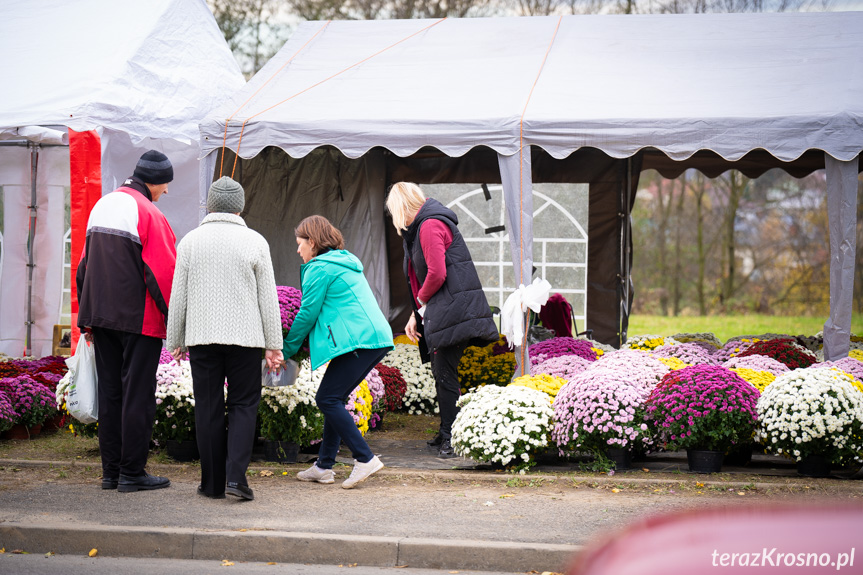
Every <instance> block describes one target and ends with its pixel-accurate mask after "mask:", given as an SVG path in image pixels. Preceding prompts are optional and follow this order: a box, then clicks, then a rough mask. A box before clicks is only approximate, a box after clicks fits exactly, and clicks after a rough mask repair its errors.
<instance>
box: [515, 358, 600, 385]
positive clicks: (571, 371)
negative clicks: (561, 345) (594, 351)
mask: <svg viewBox="0 0 863 575" xmlns="http://www.w3.org/2000/svg"><path fill="white" fill-rule="evenodd" d="M592 364H593V362H592V361H588V360H586V359H584V358H583V357H579V356H577V355H561V356H558V357H552V358H550V359H546V360H545V361H540V362H538V363H535V364H533V365H531V366H530V373H531V375H541V374H543V375H551V376H554V377H561V378H563V379H565V380H567V381H571V380H572V378H573V377H575V376H576V375H578V374H579V373H581V372H582V371H584V370H585V369H587V368H588V367H590V366H591V365H592Z"/></svg>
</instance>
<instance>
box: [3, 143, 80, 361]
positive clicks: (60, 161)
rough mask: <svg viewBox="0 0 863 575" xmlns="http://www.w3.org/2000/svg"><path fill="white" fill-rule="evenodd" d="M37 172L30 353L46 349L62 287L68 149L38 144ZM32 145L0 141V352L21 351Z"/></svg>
mask: <svg viewBox="0 0 863 575" xmlns="http://www.w3.org/2000/svg"><path fill="white" fill-rule="evenodd" d="M38 158H39V159H38V164H37V178H36V198H37V200H36V207H37V219H36V233H35V236H34V237H35V243H34V246H33V252H34V257H35V262H36V265H35V267H34V269H33V284H32V308H30V309H32V321H33V324H32V326H31V336H30V337H31V350H32V351H31V353H32V354H33V355H36V356H44V355H50V354H51V350H52V343H53V330H54V324H55V323H57V321H58V319H59V316H60V297H61V290H62V287H63V285H62V284H63V247H64V246H63V234H64V231H65V230H64V229H63V212H64V210H63V206H64V201H65V197H66V189H68V187H69V149H68V148H66V147H62V146H58V147H47V146H46V147H41V148H40V149H39V156H38ZM30 177H31V151H30V149H28V148H27V147H26V146H14V147H12V146H9V147H7V146H3V147H0V186H2V188H3V252H4V253H3V266H2V269H0V353H3V354H6V355H8V356H10V357H18V356H21V355H23V353H24V349H25V341H26V334H27V312H28V308H29V306H28V301H27V283H28V252H27V241H28V229H29V223H30V209H29V206H30V199H31V179H30Z"/></svg>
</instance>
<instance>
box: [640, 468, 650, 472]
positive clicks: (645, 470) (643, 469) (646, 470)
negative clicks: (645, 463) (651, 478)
mask: <svg viewBox="0 0 863 575" xmlns="http://www.w3.org/2000/svg"><path fill="white" fill-rule="evenodd" d="M641 470H642V471H643V472H645V473H650V470H649V469H648V468H646V467H642V468H641Z"/></svg>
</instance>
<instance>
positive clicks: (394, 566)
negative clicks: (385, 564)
mask: <svg viewBox="0 0 863 575" xmlns="http://www.w3.org/2000/svg"><path fill="white" fill-rule="evenodd" d="M405 567H407V564H404V565H393V568H394V569H404V568H405Z"/></svg>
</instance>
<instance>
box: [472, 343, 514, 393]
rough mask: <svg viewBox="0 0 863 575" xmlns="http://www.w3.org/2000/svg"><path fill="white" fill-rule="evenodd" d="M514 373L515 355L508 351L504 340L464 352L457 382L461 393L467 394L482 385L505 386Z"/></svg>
mask: <svg viewBox="0 0 863 575" xmlns="http://www.w3.org/2000/svg"><path fill="white" fill-rule="evenodd" d="M513 373H515V353H513V352H512V350H510V349H509V346H508V345H507V343H506V338H504V337H503V336H501V338H500V339H499V340H498V341H497V343H493V344H491V345H486V346H483V347H469V348H467V349H465V350H464V354H462V356H461V360H460V361H459V363H458V380H459V383H460V384H461V392H462V393H467V392H468V391H470V390H471V389H476V388H478V387H482V386H484V385H498V386H505V385H507V384H508V383H509V382H510V380H511V379H512V375H513Z"/></svg>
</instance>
